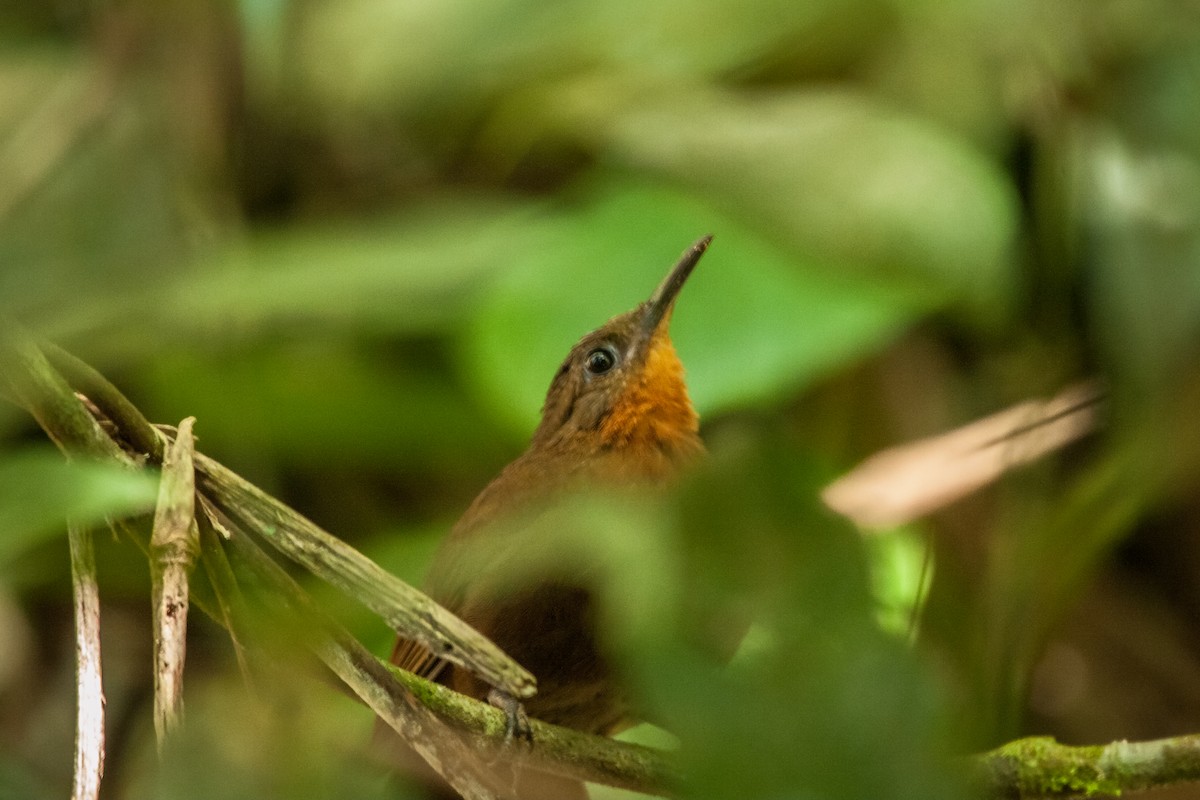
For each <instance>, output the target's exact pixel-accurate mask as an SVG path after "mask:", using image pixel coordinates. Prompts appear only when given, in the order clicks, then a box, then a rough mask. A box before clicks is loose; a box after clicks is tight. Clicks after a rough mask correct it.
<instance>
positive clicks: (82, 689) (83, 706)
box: [67, 524, 104, 800]
mask: <svg viewBox="0 0 1200 800" xmlns="http://www.w3.org/2000/svg"><path fill="white" fill-rule="evenodd" d="M67 541H68V542H69V544H70V548H71V589H72V594H73V595H74V598H75V685H76V690H77V692H78V698H79V699H78V708H77V711H76V717H75V777H74V781H73V784H72V787H71V798H72V800H96V799H97V798H98V797H99V796H100V779H101V777H102V776H103V775H104V689H103V685H102V682H101V671H100V591H99V587H98V586H97V583H96V559H95V556H94V555H93V553H92V532H91V531H90V530H88V529H86V528H83V527H80V526H78V525H74V524H72V525H69V526H68V527H67Z"/></svg>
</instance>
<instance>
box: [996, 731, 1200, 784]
mask: <svg viewBox="0 0 1200 800" xmlns="http://www.w3.org/2000/svg"><path fill="white" fill-rule="evenodd" d="M975 762H976V763H975V766H976V775H977V777H978V779H979V783H980V786H981V788H982V789H983V790H984V791H985V793H986V795H987V796H988V797H995V798H1066V797H1091V796H1093V795H1120V794H1124V793H1125V792H1136V791H1140V790H1143V789H1150V788H1152V787H1162V786H1170V785H1172V784H1178V783H1187V782H1189V781H1200V734H1189V735H1187V736H1177V737H1174V738H1170V739H1156V740H1153V741H1147V742H1123V741H1122V742H1112V743H1110V744H1104V745H1089V746H1084V747H1072V746H1070V745H1064V744H1059V743H1058V742H1056V741H1054V739H1051V738H1050V737H1044V736H1035V737H1030V738H1028V739H1018V740H1017V741H1015V742H1009V743H1008V744H1006V745H1004V746H1003V747H999V748H997V749H995V750H992V751H991V752H989V753H984V754H983V755H981V756H977V757H976V758H975Z"/></svg>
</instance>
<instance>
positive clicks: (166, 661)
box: [150, 417, 200, 750]
mask: <svg viewBox="0 0 1200 800" xmlns="http://www.w3.org/2000/svg"><path fill="white" fill-rule="evenodd" d="M195 422H196V420H195V418H194V417H188V418H187V419H185V420H184V421H183V422H181V423H179V432H178V434H177V435H176V437H175V440H174V441H173V442H172V443H171V445H170V446H169V447H168V448H167V452H166V457H165V458H164V459H163V467H162V483H161V484H160V486H159V493H158V508H157V510H156V511H155V514H154V530H153V533H152V534H151V536H150V558H151V564H152V569H151V572H152V574H153V583H154V600H153V602H154V733H155V736H156V737H157V740H158V746H159V749H160V750H161V749H162V746H163V743H164V742H165V741H166V738H167V736H168V735H169V734H170V733H171V732H172V731H173V730H175V728H177V727H178V725H179V723H180V720H181V718H182V715H183V666H184V661H185V658H186V654H187V617H188V576H189V574H190V573H191V571H192V567H193V566H194V565H195V563H196V557H197V556H198V555H199V553H200V533H199V530H198V529H197V527H196V515H195V511H196V508H195V498H196V484H195V470H194V467H193V466H192V465H193V456H194V443H193V438H192V426H193V425H194V424H195Z"/></svg>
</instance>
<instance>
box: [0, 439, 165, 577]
mask: <svg viewBox="0 0 1200 800" xmlns="http://www.w3.org/2000/svg"><path fill="white" fill-rule="evenodd" d="M157 495H158V480H157V478H156V476H155V475H153V474H150V473H147V472H132V471H130V470H128V469H124V468H122V467H118V466H115V465H106V464H90V463H83V462H72V463H68V462H66V461H64V460H63V458H62V455H61V454H59V453H57V452H56V451H53V450H49V449H38V450H27V451H23V452H18V453H8V454H5V455H0V534H2V535H0V565H3V564H4V563H6V562H7V561H8V560H9V559H11V558H12V557H13V556H15V555H17V554H19V553H21V552H23V551H24V550H26V549H28V548H29V547H32V546H33V545H35V544H37V543H38V542H40V541H42V540H44V539H47V538H50V537H52V536H56V535H59V534H60V533H61V532H62V531H65V530H66V523H67V519H68V518H70V519H71V520H73V521H75V522H78V523H80V524H83V525H89V524H93V523H96V522H99V521H101V520H103V519H104V518H105V517H108V516H119V515H123V514H132V513H137V512H140V511H145V510H147V509H149V508H152V507H153V505H154V501H155V498H156V497H157Z"/></svg>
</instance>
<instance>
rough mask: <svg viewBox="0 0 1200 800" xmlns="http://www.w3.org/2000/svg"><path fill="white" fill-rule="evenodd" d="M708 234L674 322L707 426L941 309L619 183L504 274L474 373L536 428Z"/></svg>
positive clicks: (557, 222) (480, 331) (666, 193)
mask: <svg viewBox="0 0 1200 800" xmlns="http://www.w3.org/2000/svg"><path fill="white" fill-rule="evenodd" d="M705 233H713V234H715V238H714V240H713V244H712V246H711V248H710V249H709V252H708V254H707V255H705V256H704V259H703V260H702V261H701V263H700V265H699V266H698V267H697V268H696V272H695V273H694V274H693V276H692V278H691V279H690V281H689V283H688V285H687V286H686V287H685V289H684V290H683V293H682V295H681V297H680V299H679V303H678V305H677V306H676V310H675V316H674V319H673V321H672V339H673V340H674V342H675V344H676V348H677V349H678V351H679V354H680V358H681V359H682V360H683V363H684V366H685V367H686V368H687V370H688V383H689V387H690V390H691V393H692V397H693V400H694V402H695V403H696V405H697V407H698V408H699V410H700V411H701V413H702V414H705V413H714V412H718V411H722V410H725V409H729V408H732V407H736V406H740V405H744V404H749V403H753V402H761V401H766V400H770V399H774V398H778V397H781V396H783V395H784V394H785V393H787V392H793V391H796V390H799V389H802V388H804V387H805V386H806V385H808V384H810V383H811V382H812V381H814V380H816V379H817V378H819V377H821V376H823V375H825V374H827V373H829V372H830V371H832V370H834V369H836V368H838V367H840V366H843V365H845V364H847V363H848V362H850V361H852V360H853V359H856V358H860V357H862V356H863V355H865V354H866V353H869V352H870V351H871V350H873V349H875V348H877V347H880V346H882V345H883V344H885V343H886V342H887V341H889V340H890V339H891V338H892V337H894V336H895V335H896V334H897V333H898V332H899V331H900V330H901V329H902V328H903V327H904V326H905V325H906V324H908V323H910V322H911V321H913V320H914V319H916V318H917V317H918V316H919V315H920V314H922V313H924V312H925V311H926V310H927V309H928V308H930V307H932V306H933V305H934V304H935V303H936V298H934V297H921V296H919V295H917V294H915V293H912V292H904V291H900V290H898V289H895V288H891V287H886V286H879V285H877V284H875V283H873V282H870V281H866V280H862V279H856V278H853V277H845V276H841V277H836V276H832V275H831V274H830V269H823V268H820V267H818V266H817V265H816V264H815V263H814V262H813V261H812V260H811V259H805V258H802V257H799V256H797V255H796V254H795V253H794V252H791V251H789V250H787V249H784V248H781V247H779V246H777V245H775V244H773V243H772V242H771V241H770V240H769V239H767V238H765V237H763V236H761V235H759V234H758V233H757V232H756V231H755V230H754V229H752V228H750V227H748V226H747V225H745V224H744V222H742V221H741V220H739V219H737V218H736V217H733V216H730V215H727V214H725V213H722V212H721V211H718V210H716V209H714V208H713V207H712V206H710V205H707V204H705V203H703V202H701V201H699V200H697V199H696V198H695V197H693V196H689V195H688V194H685V193H682V192H678V191H673V190H670V189H667V188H665V187H662V186H653V185H646V184H641V183H637V182H634V181H631V180H613V181H609V182H607V183H602V184H600V185H597V186H595V187H593V190H592V191H591V192H590V193H589V194H588V195H587V199H586V201H585V202H584V203H583V204H582V205H581V206H580V207H579V208H576V209H572V210H570V211H566V212H564V213H561V214H560V215H559V216H557V217H556V218H553V219H552V220H551V221H549V222H548V223H547V231H546V233H545V235H544V237H543V238H542V240H540V241H539V242H538V243H537V245H536V246H534V247H532V248H531V249H530V250H529V251H528V252H527V253H524V254H522V257H521V260H520V261H519V263H510V264H505V265H504V269H503V271H502V273H501V275H500V277H499V279H498V280H497V282H496V284H495V285H494V286H493V287H492V289H491V291H490V292H489V293H488V295H487V296H486V297H485V299H484V300H483V302H482V304H481V308H480V311H479V314H478V317H477V318H476V320H475V323H474V325H472V327H471V329H470V331H469V334H468V337H467V339H466V347H465V348H464V354H465V358H466V361H467V369H466V370H465V372H466V374H468V375H470V376H471V377H473V378H474V379H475V380H476V381H477V382H478V387H479V390H480V392H481V393H482V395H483V396H484V397H485V398H486V399H487V400H488V401H489V402H490V403H491V404H492V405H493V406H494V407H495V408H496V409H497V410H498V412H499V413H500V414H501V415H502V416H503V417H504V418H505V419H507V420H509V421H510V422H511V423H512V424H513V425H514V426H516V427H518V428H521V429H526V430H528V429H531V428H532V426H533V425H534V423H535V421H536V419H537V411H538V409H539V408H540V407H541V403H542V399H543V397H544V394H545V391H546V387H547V386H548V385H549V383H550V379H551V377H552V376H553V373H554V370H555V368H556V367H557V366H558V364H559V363H560V362H561V360H562V358H563V357H564V356H565V355H566V353H567V351H568V349H569V348H570V347H571V345H572V344H573V343H574V342H575V341H576V340H578V339H579V338H580V337H581V336H583V335H584V334H586V333H587V332H588V331H590V330H592V329H594V328H597V327H599V326H600V325H601V324H603V323H604V321H605V320H607V319H608V318H610V317H612V316H615V315H616V314H619V313H621V312H624V311H626V310H628V309H630V308H632V307H633V306H634V305H636V304H637V303H639V302H641V301H642V300H644V299H646V298H647V297H649V296H650V293H651V292H652V291H653V290H654V287H655V286H656V285H657V284H658V281H659V280H660V279H661V278H662V276H663V275H664V274H666V271H667V270H668V269H669V268H670V267H671V265H672V264H673V263H674V262H675V260H676V259H677V258H678V256H679V254H680V252H681V251H682V250H683V249H684V248H685V247H687V246H688V245H690V244H691V243H692V242H693V241H694V240H695V239H697V238H698V237H699V236H701V235H702V234H705ZM822 266H824V265H822Z"/></svg>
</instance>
